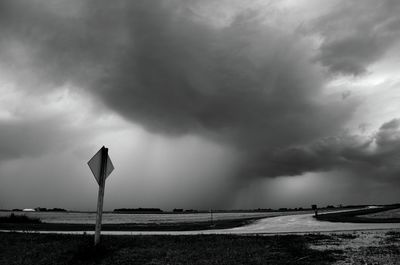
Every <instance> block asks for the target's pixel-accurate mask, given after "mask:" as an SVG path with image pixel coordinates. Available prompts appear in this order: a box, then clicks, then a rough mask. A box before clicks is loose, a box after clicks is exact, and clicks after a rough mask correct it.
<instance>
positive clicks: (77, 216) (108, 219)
mask: <svg viewBox="0 0 400 265" xmlns="http://www.w3.org/2000/svg"><path fill="white" fill-rule="evenodd" d="M11 213H14V214H17V215H26V216H28V217H33V218H40V220H42V222H46V223H69V224H94V223H95V220H96V213H85V212H0V217H1V216H8V215H10V214H11ZM296 213H297V214H301V213H304V212H265V213H260V212H258V213H257V212H247V213H246V212H243V213H213V214H212V217H213V220H230V219H244V218H250V217H273V216H282V215H289V214H296ZM210 219H211V215H210V213H182V214H116V213H103V218H102V223H103V224H121V223H137V224H146V223H150V224H158V223H182V222H201V221H210Z"/></svg>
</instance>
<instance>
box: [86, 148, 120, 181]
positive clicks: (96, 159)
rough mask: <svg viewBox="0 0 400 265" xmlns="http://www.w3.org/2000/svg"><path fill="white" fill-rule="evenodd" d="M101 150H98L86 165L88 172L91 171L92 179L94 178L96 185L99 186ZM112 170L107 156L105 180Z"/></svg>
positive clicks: (112, 167) (112, 166)
mask: <svg viewBox="0 0 400 265" xmlns="http://www.w3.org/2000/svg"><path fill="white" fill-rule="evenodd" d="M102 149H103V148H100V150H99V151H98V152H97V153H96V154H95V155H94V156H93V157H92V158H91V159H90V160H89V162H88V165H89V168H90V170H91V171H92V173H93V175H94V177H95V178H96V181H97V183H98V184H99V185H100V176H101V172H100V171H101V154H102ZM113 170H114V165H113V164H112V162H111V159H110V157H109V156H108V155H107V168H106V176H105V178H107V177H108V176H109V175H110V174H111V172H112V171H113Z"/></svg>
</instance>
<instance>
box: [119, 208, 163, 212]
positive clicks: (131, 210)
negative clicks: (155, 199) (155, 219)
mask: <svg viewBox="0 0 400 265" xmlns="http://www.w3.org/2000/svg"><path fill="white" fill-rule="evenodd" d="M113 212H117V213H118V212H122V213H162V212H163V210H161V209H160V208H119V209H114V211H113Z"/></svg>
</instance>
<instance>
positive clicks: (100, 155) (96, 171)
mask: <svg viewBox="0 0 400 265" xmlns="http://www.w3.org/2000/svg"><path fill="white" fill-rule="evenodd" d="M88 165H89V168H90V170H91V171H92V173H93V175H94V177H95V178H96V180H97V183H98V184H99V195H98V198H97V215H96V230H95V234H94V245H95V246H97V245H98V244H99V243H100V231H101V217H102V215H103V201H104V188H105V185H106V178H107V177H108V175H110V174H111V172H112V171H113V170H114V166H113V164H112V162H111V159H110V157H109V156H108V148H105V147H104V146H103V147H102V148H101V149H100V150H99V151H98V152H97V153H96V154H95V155H94V156H93V157H92V158H91V159H90V160H89V162H88Z"/></svg>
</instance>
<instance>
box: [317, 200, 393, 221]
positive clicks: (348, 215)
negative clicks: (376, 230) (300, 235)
mask: <svg viewBox="0 0 400 265" xmlns="http://www.w3.org/2000/svg"><path fill="white" fill-rule="evenodd" d="M398 208H400V204H394V205H387V206H384V207H380V208H368V209H361V210H355V211H349V212H338V213H324V214H319V215H318V216H317V217H316V218H317V219H318V220H321V221H330V222H351V223H400V218H370V217H366V216H364V215H369V214H373V213H378V212H384V211H389V210H393V209H398Z"/></svg>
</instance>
